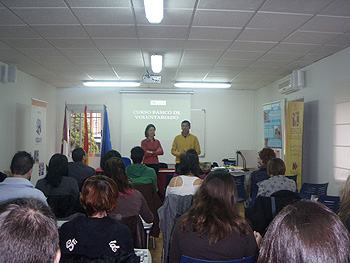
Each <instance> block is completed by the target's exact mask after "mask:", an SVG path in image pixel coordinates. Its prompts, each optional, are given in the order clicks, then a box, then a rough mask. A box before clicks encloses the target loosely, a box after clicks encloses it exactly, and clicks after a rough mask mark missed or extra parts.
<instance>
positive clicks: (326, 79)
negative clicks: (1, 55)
mask: <svg viewBox="0 0 350 263" xmlns="http://www.w3.org/2000/svg"><path fill="white" fill-rule="evenodd" d="M349 68H350V48H347V49H345V50H343V51H340V52H338V53H336V54H334V55H332V56H330V57H327V58H325V59H323V60H320V61H318V62H316V63H314V64H312V65H310V66H308V67H305V68H304V69H302V70H306V81H307V86H306V88H305V89H303V90H301V91H298V92H296V93H292V94H290V95H287V96H283V95H280V94H279V93H278V91H277V90H278V83H280V82H281V81H277V82H275V83H273V84H271V85H268V86H266V87H264V88H261V89H259V90H258V91H256V93H255V102H256V104H255V114H256V134H255V138H256V148H257V149H261V148H262V147H263V141H262V139H261V138H263V132H264V130H263V114H262V104H263V103H266V102H269V101H273V100H276V99H281V98H287V100H288V101H293V100H296V99H300V98H304V101H305V108H304V141H303V179H302V181H303V182H314V183H323V182H329V188H328V194H331V195H332V194H333V195H339V188H340V187H341V186H342V182H337V181H335V180H334V177H333V149H332V146H333V144H332V143H333V129H332V125H333V91H334V89H336V88H337V87H338V86H339V85H341V84H340V83H344V82H347V83H350V78H349V76H350V74H349V73H350V70H349ZM349 92H350V85H349Z"/></svg>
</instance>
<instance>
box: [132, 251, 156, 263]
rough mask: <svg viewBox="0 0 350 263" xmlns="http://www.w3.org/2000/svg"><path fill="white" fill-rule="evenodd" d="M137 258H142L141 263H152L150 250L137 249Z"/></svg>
mask: <svg viewBox="0 0 350 263" xmlns="http://www.w3.org/2000/svg"><path fill="white" fill-rule="evenodd" d="M134 251H135V254H136V256H138V257H140V262H141V263H152V256H151V252H150V251H149V250H148V249H141V248H135V249H134Z"/></svg>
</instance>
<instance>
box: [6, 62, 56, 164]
mask: <svg viewBox="0 0 350 263" xmlns="http://www.w3.org/2000/svg"><path fill="white" fill-rule="evenodd" d="M0 64H1V62H0ZM2 65H3V64H2ZM31 98H36V99H40V100H43V101H46V102H47V109H46V122H47V126H46V133H47V137H46V157H45V162H46V163H47V162H48V161H49V159H50V157H51V156H52V154H54V153H55V152H56V141H57V140H58V139H57V136H56V88H55V87H53V86H51V85H49V84H47V83H44V82H42V81H40V80H38V79H36V78H33V77H32V76H30V75H27V74H25V73H23V72H21V71H19V70H17V82H16V83H6V84H3V83H1V82H0V170H1V171H3V170H8V167H9V166H10V163H11V159H12V157H13V155H14V154H15V153H16V152H17V151H23V150H24V151H28V152H29V151H31V144H30V136H29V129H30V127H31V126H30V120H31ZM32 154H33V153H32Z"/></svg>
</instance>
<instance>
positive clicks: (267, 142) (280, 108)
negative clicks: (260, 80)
mask: <svg viewBox="0 0 350 263" xmlns="http://www.w3.org/2000/svg"><path fill="white" fill-rule="evenodd" d="M284 107H285V102H284V100H279V101H274V102H269V103H265V104H263V112H264V147H270V148H273V149H274V150H275V152H276V154H277V157H279V158H282V159H283V153H284V151H283V149H284V140H283V138H284V132H285V131H284V122H285V115H284V114H285V110H284Z"/></svg>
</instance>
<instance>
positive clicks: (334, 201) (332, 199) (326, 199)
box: [317, 195, 340, 214]
mask: <svg viewBox="0 0 350 263" xmlns="http://www.w3.org/2000/svg"><path fill="white" fill-rule="evenodd" d="M317 201H318V202H320V203H322V204H324V205H325V206H327V207H328V208H330V209H331V210H332V211H333V212H334V213H336V214H338V212H339V208H340V197H339V196H331V195H321V196H320V197H319V198H318V199H317Z"/></svg>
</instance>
